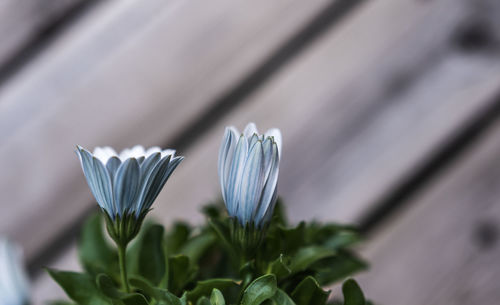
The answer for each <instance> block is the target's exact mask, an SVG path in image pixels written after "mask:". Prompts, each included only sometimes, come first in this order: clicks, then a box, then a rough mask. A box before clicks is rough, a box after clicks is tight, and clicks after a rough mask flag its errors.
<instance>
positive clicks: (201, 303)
mask: <svg viewBox="0 0 500 305" xmlns="http://www.w3.org/2000/svg"><path fill="white" fill-rule="evenodd" d="M196 305H210V300H209V299H208V298H207V297H201V298H200V299H198V302H196Z"/></svg>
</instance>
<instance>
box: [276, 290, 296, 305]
mask: <svg viewBox="0 0 500 305" xmlns="http://www.w3.org/2000/svg"><path fill="white" fill-rule="evenodd" d="M271 300H272V301H273V302H274V303H275V304H276V305H296V304H295V302H294V301H293V300H292V299H291V298H290V297H289V296H288V294H286V292H284V291H283V290H281V289H279V288H278V290H276V293H275V294H274V296H273V297H272V298H271Z"/></svg>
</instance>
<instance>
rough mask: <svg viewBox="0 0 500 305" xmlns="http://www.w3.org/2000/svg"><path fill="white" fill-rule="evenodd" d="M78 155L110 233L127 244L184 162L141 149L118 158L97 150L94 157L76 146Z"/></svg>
mask: <svg viewBox="0 0 500 305" xmlns="http://www.w3.org/2000/svg"><path fill="white" fill-rule="evenodd" d="M76 153H77V154H78V157H79V158H80V162H81V166H82V169H83V173H84V174H85V177H86V179H87V183H88V185H89V187H90V190H91V191H92V194H93V195H94V197H95V199H96V201H97V203H98V204H99V206H100V207H101V209H102V210H103V211H104V212H105V214H106V216H107V220H108V222H107V226H108V232H109V233H110V235H111V237H112V238H113V239H115V241H117V239H118V240H119V241H120V242H122V243H125V244H126V243H127V242H128V241H130V240H131V239H132V238H133V237H135V235H136V234H137V232H138V230H139V227H140V224H141V223H142V220H143V219H144V217H145V215H146V214H147V212H148V211H149V210H150V209H151V205H152V204H153V202H154V200H155V199H156V197H157V196H158V194H159V193H160V191H161V189H162V188H163V186H164V185H165V183H166V182H167V180H168V178H169V177H170V175H171V174H172V172H173V171H174V169H175V168H176V167H177V165H179V163H180V162H181V161H182V160H183V159H184V157H182V156H177V157H176V156H175V151H174V150H171V149H166V150H161V149H160V148H159V147H151V148H149V149H147V150H145V149H144V148H143V147H142V146H139V145H138V146H134V147H133V148H131V149H125V150H123V151H122V152H121V153H119V154H117V153H116V152H115V151H114V150H113V149H112V148H111V147H97V148H95V150H94V153H93V154H92V153H90V152H88V151H87V150H85V149H84V148H82V147H81V146H77V150H76ZM110 225H112V227H110ZM117 242H118V241H117Z"/></svg>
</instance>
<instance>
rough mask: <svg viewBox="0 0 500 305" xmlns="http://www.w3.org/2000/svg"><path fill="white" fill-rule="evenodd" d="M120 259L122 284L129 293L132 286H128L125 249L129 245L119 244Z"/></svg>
mask: <svg viewBox="0 0 500 305" xmlns="http://www.w3.org/2000/svg"><path fill="white" fill-rule="evenodd" d="M117 246H118V260H119V262H120V275H121V278H122V284H123V287H124V288H125V292H127V293H129V292H130V287H129V286H128V279H127V264H126V261H125V251H126V249H127V245H126V244H125V245H120V244H118V245H117Z"/></svg>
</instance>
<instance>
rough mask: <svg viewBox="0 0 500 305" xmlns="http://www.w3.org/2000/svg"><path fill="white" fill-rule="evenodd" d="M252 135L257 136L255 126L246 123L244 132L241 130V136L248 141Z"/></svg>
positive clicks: (257, 132)
mask: <svg viewBox="0 0 500 305" xmlns="http://www.w3.org/2000/svg"><path fill="white" fill-rule="evenodd" d="M254 134H257V135H258V134H259V131H258V130H257V126H255V123H248V124H247V126H246V127H245V130H243V135H245V138H246V139H247V140H250V139H251V138H252V136H253V135H254Z"/></svg>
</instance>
